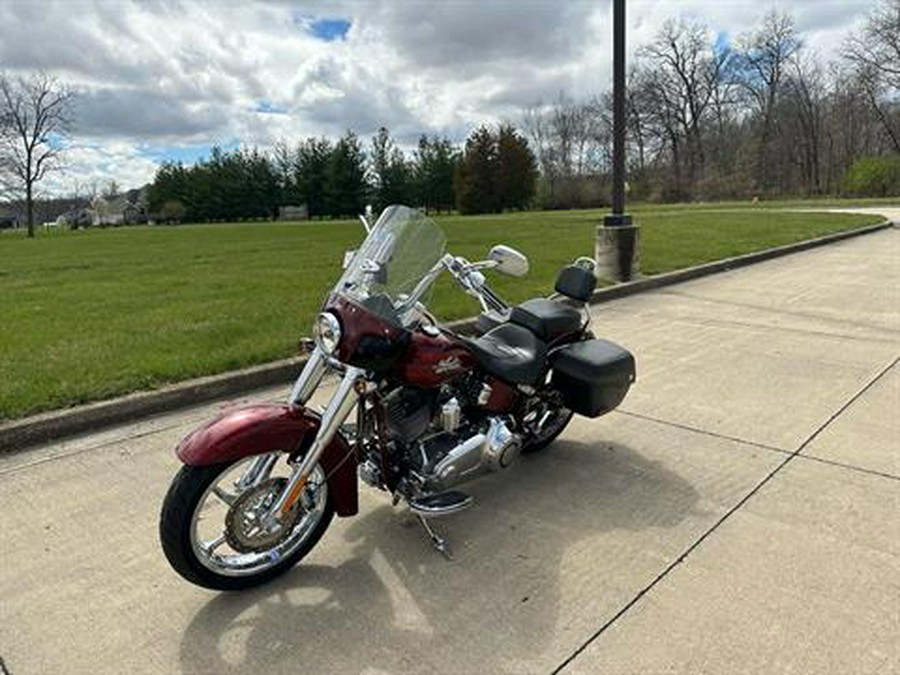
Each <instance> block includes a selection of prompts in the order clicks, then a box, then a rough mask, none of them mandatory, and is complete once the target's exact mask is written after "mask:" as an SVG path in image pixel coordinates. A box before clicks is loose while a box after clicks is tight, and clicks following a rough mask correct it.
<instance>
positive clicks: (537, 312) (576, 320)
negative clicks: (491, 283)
mask: <svg viewBox="0 0 900 675" xmlns="http://www.w3.org/2000/svg"><path fill="white" fill-rule="evenodd" d="M509 320H510V322H511V323H514V324H518V325H519V326H524V327H525V328H527V329H528V330H530V331H531V332H532V333H534V334H535V335H536V336H537V337H539V338H540V339H541V340H543V341H544V342H553V340H555V339H556V338H558V337H562V336H563V335H566V334H567V333H577V332H579V331H580V330H581V329H582V327H583V325H584V318H583V317H582V315H581V312H579V311H578V310H577V309H575V308H574V307H571V306H570V305H566V304H563V303H561V302H557V301H556V300H548V299H546V298H534V299H533V300H526V301H525V302H523V303H522V304H521V305H518V306H516V307H513V308H512V312H511V313H510V315H509Z"/></svg>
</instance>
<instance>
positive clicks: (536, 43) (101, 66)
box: [0, 0, 873, 191]
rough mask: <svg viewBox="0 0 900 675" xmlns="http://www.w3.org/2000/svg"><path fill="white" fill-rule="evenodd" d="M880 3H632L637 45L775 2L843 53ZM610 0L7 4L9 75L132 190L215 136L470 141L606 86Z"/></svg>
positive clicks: (25, 0)
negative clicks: (543, 106) (43, 88)
mask: <svg viewBox="0 0 900 675" xmlns="http://www.w3.org/2000/svg"><path fill="white" fill-rule="evenodd" d="M872 5H873V2H872V0H781V1H780V2H777V3H771V4H766V3H765V2H759V1H748V0H629V2H628V25H629V51H631V50H632V49H633V48H635V47H637V46H639V45H640V44H642V43H645V42H647V41H649V40H650V39H652V37H653V35H654V34H655V32H656V31H657V30H658V29H659V27H660V26H661V24H662V23H663V22H664V21H665V20H666V19H667V18H677V17H678V16H685V17H688V18H691V19H700V20H702V21H704V22H705V23H706V24H707V25H708V26H709V28H710V30H711V31H712V34H714V35H718V36H719V37H720V39H729V40H733V39H735V38H736V37H737V36H739V35H740V34H741V33H742V32H744V31H746V30H748V29H749V28H751V27H753V26H754V25H755V24H756V23H758V22H759V20H760V19H761V17H762V16H763V14H764V13H765V12H767V11H768V10H770V9H772V8H773V7H777V8H778V9H780V10H783V11H787V12H789V13H790V14H792V15H793V16H794V18H795V21H796V25H797V28H798V30H799V31H800V32H801V34H802V35H803V37H804V40H805V42H806V45H807V48H809V49H812V50H815V51H816V52H817V53H818V54H819V55H820V57H821V58H822V59H823V60H827V59H829V58H832V57H834V56H835V55H836V54H837V52H838V51H839V48H840V45H841V42H842V41H843V39H844V37H845V35H846V34H847V32H848V31H849V30H853V29H858V28H859V26H860V25H861V23H862V22H863V20H864V18H865V15H866V13H867V12H869V11H870V10H871V8H872ZM610 23H611V4H610V0H594V1H592V2H582V1H581V0H480V1H478V0H434V1H431V2H425V1H418V2H417V1H411V0H409V1H408V0H383V1H378V0H370V1H368V0H357V1H355V2H321V1H311V2H298V3H293V2H265V3H263V2H260V3H249V2H236V1H234V2H224V1H222V0H218V1H215V2H168V1H167V0H147V1H146V2H134V3H133V2H126V1H121V0H120V1H115V2H113V1H110V2H83V1H82V0H62V1H60V2H48V1H43V0H0V69H2V70H5V71H6V72H7V74H9V75H15V74H18V73H25V72H28V71H33V70H36V69H42V70H44V71H47V72H49V73H51V74H53V75H55V76H57V77H58V78H59V79H60V80H63V81H65V82H66V83H68V84H69V85H71V86H72V87H73V88H74V89H75V90H76V91H77V93H78V97H77V111H76V127H75V134H74V137H73V139H72V145H71V148H70V151H69V159H68V164H69V171H68V175H67V177H66V178H65V179H64V180H63V182H62V183H59V182H57V183H56V184H55V185H53V186H52V187H53V189H54V190H56V191H60V190H62V191H65V190H67V189H69V188H70V187H71V185H72V182H73V181H76V180H77V181H81V182H87V181H89V180H91V179H94V180H98V181H100V182H101V183H104V182H106V181H108V180H110V179H115V180H116V182H117V183H118V184H119V185H120V186H125V187H132V186H137V185H140V184H142V183H144V182H146V181H148V180H150V179H151V178H152V176H153V172H154V170H155V167H156V165H157V164H158V163H159V162H160V161H162V160H164V159H176V160H183V161H185V162H188V163H189V162H193V161H195V160H196V159H197V158H198V157H202V156H203V155H205V154H206V153H207V152H208V150H209V148H210V147H211V146H212V145H214V144H218V145H220V146H223V147H236V146H237V145H238V144H248V145H260V146H264V147H266V146H269V145H270V144H271V143H272V142H274V141H275V140H276V139H279V138H287V139H299V138H302V137H306V136H310V135H326V136H331V137H334V136H338V135H340V134H342V133H343V131H344V130H346V129H348V128H352V129H353V130H355V131H356V132H357V133H359V134H361V135H362V136H364V137H368V136H369V135H370V134H371V133H372V132H373V131H375V130H376V129H377V128H378V127H379V126H382V125H383V126H386V127H388V128H389V129H390V131H391V133H392V135H393V136H394V137H395V138H398V139H399V140H400V141H401V142H402V143H405V144H411V143H413V142H414V140H415V139H416V138H417V137H418V136H419V135H420V134H422V133H423V132H424V133H440V134H446V135H449V136H450V137H451V138H453V139H454V140H457V141H459V140H463V139H464V138H465V136H466V135H467V133H468V131H469V130H470V129H471V128H472V127H473V126H475V125H477V124H479V123H482V122H493V121H496V120H500V119H507V120H511V121H514V122H515V121H516V120H517V119H518V118H519V116H520V114H521V109H522V107H523V106H524V105H527V104H531V103H534V102H537V101H540V100H544V101H548V100H552V99H554V98H556V97H557V96H558V95H559V93H560V92H566V93H567V94H568V95H570V96H573V97H580V96H588V95H591V94H593V93H597V92H600V91H602V90H604V89H606V88H608V87H609V86H610V72H611V67H610V52H611V38H610Z"/></svg>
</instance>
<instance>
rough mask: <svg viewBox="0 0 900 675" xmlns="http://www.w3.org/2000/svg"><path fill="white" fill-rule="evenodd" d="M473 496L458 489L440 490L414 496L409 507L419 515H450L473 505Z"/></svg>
mask: <svg viewBox="0 0 900 675" xmlns="http://www.w3.org/2000/svg"><path fill="white" fill-rule="evenodd" d="M472 502H473V500H472V497H470V496H469V495H467V494H465V493H463V492H457V491H456V490H450V491H448V492H439V493H437V494H433V495H425V496H424V497H414V498H413V499H411V500H409V509H410V511H412V512H413V513H415V514H416V515H417V516H419V517H424V518H436V517H438V516H449V515H450V514H451V513H459V512H460V511H462V510H463V509H466V508H468V507H470V506H472Z"/></svg>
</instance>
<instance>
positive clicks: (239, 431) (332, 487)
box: [175, 404, 359, 516]
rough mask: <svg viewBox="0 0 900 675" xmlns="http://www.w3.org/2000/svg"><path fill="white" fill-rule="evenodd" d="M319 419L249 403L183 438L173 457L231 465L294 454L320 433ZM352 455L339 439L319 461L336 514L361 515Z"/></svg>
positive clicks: (297, 411) (301, 411)
mask: <svg viewBox="0 0 900 675" xmlns="http://www.w3.org/2000/svg"><path fill="white" fill-rule="evenodd" d="M320 422H321V419H320V418H319V416H318V415H317V414H315V413H313V412H311V411H309V410H307V409H305V408H302V407H291V406H288V405H274V404H267V405H253V406H248V407H246V408H239V409H237V410H234V411H231V412H227V413H225V414H223V415H221V416H220V417H218V418H216V419H214V420H212V421H211V422H208V423H207V424H205V425H203V426H202V427H200V428H199V429H196V430H195V431H193V432H192V433H191V434H189V435H188V436H186V437H185V438H184V439H183V440H182V441H181V442H180V443H179V444H178V447H177V448H176V450H175V454H176V455H178V459H180V460H181V461H182V462H184V463H185V464H188V465H190V466H206V465H209V464H221V463H225V462H234V461H236V460H239V459H243V458H244V457H251V456H253V455H262V454H265V453H267V452H273V451H275V450H282V451H285V452H297V451H300V450H303V449H304V448H305V447H309V445H310V444H311V443H312V441H313V439H314V438H315V437H316V433H317V432H318V430H319V424H320ZM356 463H357V462H356V454H355V452H354V450H353V448H351V447H350V445H349V444H348V443H347V441H346V440H345V439H344V438H343V436H341V434H340V433H338V434H335V436H334V440H332V441H331V444H330V445H329V446H328V447H327V448H326V449H325V452H324V453H322V458H321V459H320V460H319V464H321V466H322V469H323V470H324V471H325V474H326V475H327V476H328V492H329V494H330V495H331V499H332V501H333V503H334V509H335V512H336V513H337V514H338V515H339V516H352V515H355V514H356V513H357V512H358V511H359V487H358V485H357V481H356Z"/></svg>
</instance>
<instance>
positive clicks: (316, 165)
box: [294, 138, 332, 218]
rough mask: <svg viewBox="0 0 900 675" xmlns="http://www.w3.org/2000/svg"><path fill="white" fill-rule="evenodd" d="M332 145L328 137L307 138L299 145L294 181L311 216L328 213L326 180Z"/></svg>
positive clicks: (299, 195)
mask: <svg viewBox="0 0 900 675" xmlns="http://www.w3.org/2000/svg"><path fill="white" fill-rule="evenodd" d="M331 154H332V146H331V143H330V142H329V141H328V139H327V138H307V139H306V140H305V141H304V142H303V143H301V144H300V145H299V146H298V147H297V153H296V159H295V163H294V177H295V178H294V182H295V184H296V185H297V195H298V197H299V198H300V203H305V204H306V208H307V210H308V213H309V216H310V218H312V217H315V216H324V215H326V214H327V213H328V209H327V205H326V195H325V191H326V187H325V186H326V182H327V181H328V174H329V166H330V162H331Z"/></svg>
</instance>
